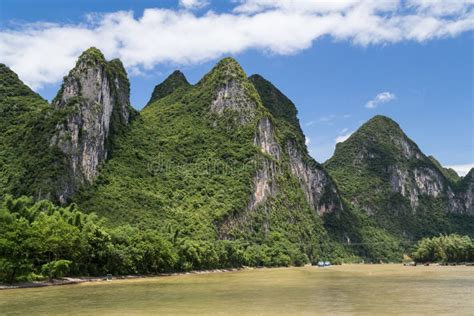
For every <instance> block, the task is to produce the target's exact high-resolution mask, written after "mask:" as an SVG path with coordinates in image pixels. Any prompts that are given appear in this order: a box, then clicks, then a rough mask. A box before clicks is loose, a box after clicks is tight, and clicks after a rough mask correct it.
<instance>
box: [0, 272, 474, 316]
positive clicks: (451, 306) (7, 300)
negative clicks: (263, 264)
mask: <svg viewBox="0 0 474 316" xmlns="http://www.w3.org/2000/svg"><path fill="white" fill-rule="evenodd" d="M0 314H21V315H35V314H48V315H52V314H61V315H85V314H87V315H91V314H101V315H118V314H121V315H130V314H148V315H168V314H170V315H183V314H201V315H208V314H212V315H227V314H234V315H306V314H312V315H314V314H322V315H324V314H332V315H334V314H364V315H366V314H373V315H376V314H377V315H380V314H384V315H387V314H397V315H399V314H412V315H419V314H427V315H433V314H457V315H474V267H466V266H456V267H439V266H430V267H424V266H422V267H403V266H401V265H344V266H335V267H330V268H316V267H304V268H279V269H257V270H243V271H237V272H225V273H209V274H190V275H182V276H169V277H156V278H147V279H135V280H123V281H122V280H116V281H110V282H98V283H83V284H78V285H67V286H56V287H46V288H33V289H16V290H4V291H0Z"/></svg>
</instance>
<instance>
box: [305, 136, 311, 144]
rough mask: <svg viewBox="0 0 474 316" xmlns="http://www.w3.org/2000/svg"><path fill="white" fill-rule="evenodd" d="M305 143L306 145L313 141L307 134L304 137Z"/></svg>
mask: <svg viewBox="0 0 474 316" xmlns="http://www.w3.org/2000/svg"><path fill="white" fill-rule="evenodd" d="M304 143H305V145H306V146H308V145H309V143H311V139H310V138H309V137H308V136H306V137H305V138H304Z"/></svg>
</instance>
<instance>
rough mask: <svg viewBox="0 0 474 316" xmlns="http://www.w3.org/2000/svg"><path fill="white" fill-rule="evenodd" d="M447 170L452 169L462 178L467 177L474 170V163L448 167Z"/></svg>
mask: <svg viewBox="0 0 474 316" xmlns="http://www.w3.org/2000/svg"><path fill="white" fill-rule="evenodd" d="M446 168H451V169H453V170H454V171H456V172H457V174H458V175H460V176H465V175H466V174H467V173H468V172H469V171H470V170H471V169H472V168H474V163H468V164H463V165H451V166H446Z"/></svg>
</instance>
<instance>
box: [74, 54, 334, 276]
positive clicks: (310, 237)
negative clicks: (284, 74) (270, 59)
mask: <svg viewBox="0 0 474 316" xmlns="http://www.w3.org/2000/svg"><path fill="white" fill-rule="evenodd" d="M172 76H174V75H172ZM229 80H237V81H238V82H239V83H240V84H242V86H243V88H244V89H245V91H246V93H247V94H248V95H249V96H250V98H251V99H253V100H254V101H255V102H256V104H257V109H256V116H255V117H254V118H253V120H251V121H250V122H248V123H246V124H236V123H235V122H236V120H235V118H236V116H239V115H247V114H248V113H232V112H229V113H227V115H225V116H224V117H221V116H217V115H216V114H215V113H211V111H210V110H209V107H210V104H211V103H212V100H213V98H214V97H215V93H216V91H217V89H218V88H220V87H221V86H222V85H224V84H226V82H228V81H229ZM167 81H168V80H167ZM165 82H166V81H165ZM262 115H270V114H269V113H268V112H267V110H266V109H265V108H264V107H263V106H262V103H261V101H260V97H259V95H258V93H257V91H256V90H255V88H254V87H253V85H252V84H251V83H250V82H249V81H248V80H247V78H246V75H245V73H244V72H243V71H242V69H241V68H240V66H239V65H238V64H237V63H236V62H235V61H234V60H232V59H225V60H223V61H221V62H220V63H219V64H218V65H217V66H216V67H215V68H214V69H213V70H212V71H211V72H210V73H209V74H207V75H206V76H205V77H204V78H203V79H202V80H201V81H200V82H199V83H198V84H197V85H195V86H189V87H187V88H185V89H178V90H175V91H174V92H171V93H170V94H168V95H166V96H162V97H161V98H159V99H158V100H157V101H155V102H153V103H151V104H149V105H148V106H147V107H146V108H145V109H144V110H143V111H142V112H141V113H140V116H139V117H138V118H137V119H136V120H135V121H133V122H132V124H131V126H130V128H129V130H128V132H127V134H126V135H123V136H122V137H120V138H119V139H117V146H116V147H115V148H114V155H113V157H112V158H111V159H110V160H109V161H108V162H107V163H106V164H105V165H104V166H103V168H102V169H101V172H100V176H99V178H98V179H97V181H96V183H95V184H94V185H93V186H91V187H89V188H87V189H85V190H83V191H82V192H81V193H80V194H79V195H78V196H77V198H76V201H77V203H78V204H79V205H80V206H81V208H83V209H84V210H87V211H89V212H92V211H93V212H96V213H97V214H99V215H101V216H104V217H106V218H108V219H110V221H109V222H110V223H111V224H113V225H122V224H126V223H134V225H136V226H137V227H143V228H153V229H155V230H156V231H158V232H159V233H160V234H163V235H164V234H168V232H169V231H170V230H171V231H172V232H173V234H176V236H177V237H178V238H185V239H187V241H186V243H183V245H182V247H183V248H182V250H181V251H184V252H185V253H186V254H189V255H191V254H193V253H195V251H194V250H193V249H194V248H195V247H197V246H196V245H201V246H200V247H204V248H209V249H214V250H212V251H211V250H209V251H211V254H210V255H206V256H204V257H206V258H209V260H210V262H204V263H201V262H200V260H197V259H196V260H194V259H193V260H190V261H185V262H181V263H180V264H181V267H183V268H186V269H188V268H189V269H190V268H193V269H197V268H212V267H218V266H219V267H222V266H226V265H238V264H242V263H245V264H248V265H266V266H277V265H300V264H303V263H307V262H309V261H315V260H317V259H318V258H320V257H321V256H322V255H323V254H324V255H326V256H330V255H329V253H330V251H332V248H331V247H330V244H329V240H328V237H327V234H326V233H325V229H324V227H323V224H322V221H321V219H320V218H319V217H318V216H316V214H314V212H312V211H311V210H310V208H309V206H308V204H307V202H306V199H305V197H304V195H303V192H302V191H301V189H300V185H299V183H298V182H297V180H296V179H295V178H294V177H292V176H291V175H290V172H289V170H288V169H284V170H283V172H282V174H281V176H280V177H279V178H278V179H276V181H278V183H279V187H280V194H279V195H277V196H275V197H274V198H272V199H270V200H269V201H268V202H267V203H266V204H265V205H262V206H261V207H260V208H259V209H256V210H253V211H247V210H245V207H246V205H248V204H249V200H250V197H251V195H252V188H253V182H252V181H253V176H254V174H255V170H256V168H258V166H259V165H260V163H261V162H262V159H267V157H266V156H263V154H261V152H260V150H259V149H258V148H257V147H256V146H255V145H254V135H255V130H256V126H257V122H258V120H259V118H260V117H262ZM244 218H245V219H246V220H243V219H244ZM223 245H225V247H226V248H229V249H235V251H234V252H232V257H230V258H228V259H217V258H218V256H217V257H216V255H213V254H212V253H214V252H217V253H218V252H220V250H216V249H221V248H222V247H223ZM242 256H243V257H242ZM180 257H181V256H180Z"/></svg>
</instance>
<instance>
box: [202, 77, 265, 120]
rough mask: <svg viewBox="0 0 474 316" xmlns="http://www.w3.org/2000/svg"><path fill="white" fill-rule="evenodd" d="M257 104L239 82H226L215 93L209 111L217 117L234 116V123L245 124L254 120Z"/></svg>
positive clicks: (231, 80)
mask: <svg viewBox="0 0 474 316" xmlns="http://www.w3.org/2000/svg"><path fill="white" fill-rule="evenodd" d="M256 109H257V104H256V103H255V101H254V100H253V99H252V98H251V97H250V96H249V95H248V93H247V91H245V87H244V86H243V83H242V82H240V81H239V80H235V79H230V80H229V81H226V82H225V83H224V84H223V85H222V86H221V87H220V88H219V89H218V90H217V92H216V96H215V98H214V100H213V101H212V104H211V111H212V112H214V113H217V114H218V115H219V116H224V115H235V121H236V123H240V124H246V123H248V122H250V121H252V120H253V119H254V118H255V114H256Z"/></svg>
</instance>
